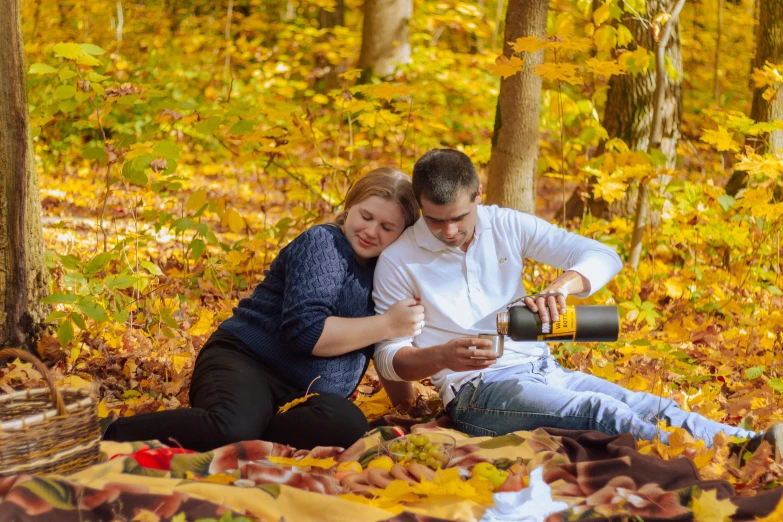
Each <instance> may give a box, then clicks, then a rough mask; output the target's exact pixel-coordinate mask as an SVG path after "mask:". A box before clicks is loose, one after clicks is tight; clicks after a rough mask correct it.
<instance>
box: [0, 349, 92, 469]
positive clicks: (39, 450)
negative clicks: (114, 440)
mask: <svg viewBox="0 0 783 522" xmlns="http://www.w3.org/2000/svg"><path fill="white" fill-rule="evenodd" d="M12 357H18V358H19V359H22V360H23V361H27V362H30V363H32V364H33V366H35V368H36V369H37V370H38V371H39V372H40V373H41V375H43V376H44V378H45V379H46V382H47V384H48V385H49V387H48V388H36V389H32V390H26V391H20V392H16V393H12V394H5V395H0V476H5V475H18V474H21V473H57V474H61V475H64V474H68V473H73V472H75V471H78V470H80V469H83V468H86V467H87V466H90V465H92V464H94V463H96V462H97V461H98V457H99V449H100V441H101V435H100V426H99V424H98V411H97V405H96V403H95V400H94V399H93V398H92V397H91V396H90V393H89V391H87V390H76V389H72V388H62V389H60V390H58V389H57V386H56V384H55V381H54V378H53V377H52V375H51V374H50V373H49V371H48V370H47V369H46V366H44V365H43V363H42V362H41V361H40V360H38V358H37V357H35V356H34V355H32V354H30V353H28V352H26V351H24V350H18V349H15V348H8V349H5V350H0V361H3V360H5V359H9V358H12ZM52 403H54V407H52Z"/></svg>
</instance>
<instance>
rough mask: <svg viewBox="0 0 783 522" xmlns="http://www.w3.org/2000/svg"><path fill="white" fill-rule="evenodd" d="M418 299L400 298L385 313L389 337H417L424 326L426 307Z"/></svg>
mask: <svg viewBox="0 0 783 522" xmlns="http://www.w3.org/2000/svg"><path fill="white" fill-rule="evenodd" d="M418 302H419V300H418V299H413V298H409V299H400V300H399V301H397V302H396V303H394V304H393V305H391V306H390V307H389V309H388V310H386V312H384V314H383V318H384V319H386V331H387V332H388V337H387V338H388V339H399V338H400V337H416V336H417V335H419V334H420V333H421V329H422V328H423V327H424V307H423V306H421V305H419V304H417V303H418Z"/></svg>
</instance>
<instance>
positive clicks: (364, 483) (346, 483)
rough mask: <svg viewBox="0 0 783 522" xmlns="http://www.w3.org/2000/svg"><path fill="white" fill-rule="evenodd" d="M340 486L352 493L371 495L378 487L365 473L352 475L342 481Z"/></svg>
mask: <svg viewBox="0 0 783 522" xmlns="http://www.w3.org/2000/svg"><path fill="white" fill-rule="evenodd" d="M340 485H341V486H342V487H344V488H345V489H347V490H348V491H350V492H351V493H369V492H370V490H371V489H374V488H375V487H376V486H374V485H372V484H370V479H369V478H368V477H367V475H366V474H364V473H351V474H350V475H348V476H345V477H343V478H342V479H340Z"/></svg>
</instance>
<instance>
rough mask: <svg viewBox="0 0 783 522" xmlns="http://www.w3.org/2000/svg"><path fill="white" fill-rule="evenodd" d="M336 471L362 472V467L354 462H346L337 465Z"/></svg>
mask: <svg viewBox="0 0 783 522" xmlns="http://www.w3.org/2000/svg"><path fill="white" fill-rule="evenodd" d="M337 471H353V472H354V473H361V472H362V465H361V464H359V463H358V462H356V461H355V460H348V461H346V462H341V463H339V464H338V465H337Z"/></svg>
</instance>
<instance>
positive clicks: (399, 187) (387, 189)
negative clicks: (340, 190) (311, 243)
mask: <svg viewBox="0 0 783 522" xmlns="http://www.w3.org/2000/svg"><path fill="white" fill-rule="evenodd" d="M370 196H378V197H381V198H383V199H385V200H387V201H394V202H396V203H397V204H399V205H400V208H402V215H403V217H404V218H405V226H406V227H409V226H411V225H413V224H414V223H415V222H416V220H417V219H418V218H419V204H418V203H417V202H416V196H414V195H413V185H412V184H411V179H410V178H409V177H408V176H406V175H405V173H404V172H402V171H400V170H397V169H395V168H394V167H381V168H379V169H375V170H371V171H370V172H368V173H367V175H365V176H364V177H362V178H361V179H359V181H357V182H356V183H355V184H354V186H353V187H351V190H349V191H348V195H347V196H346V197H345V210H343V211H342V212H340V213H339V214H338V215H337V218H335V223H337V224H338V225H344V224H345V218H346V216H347V215H348V210H350V208H351V207H352V206H354V205H356V204H357V203H361V202H362V201H364V200H365V199H367V198H369V197H370Z"/></svg>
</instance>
